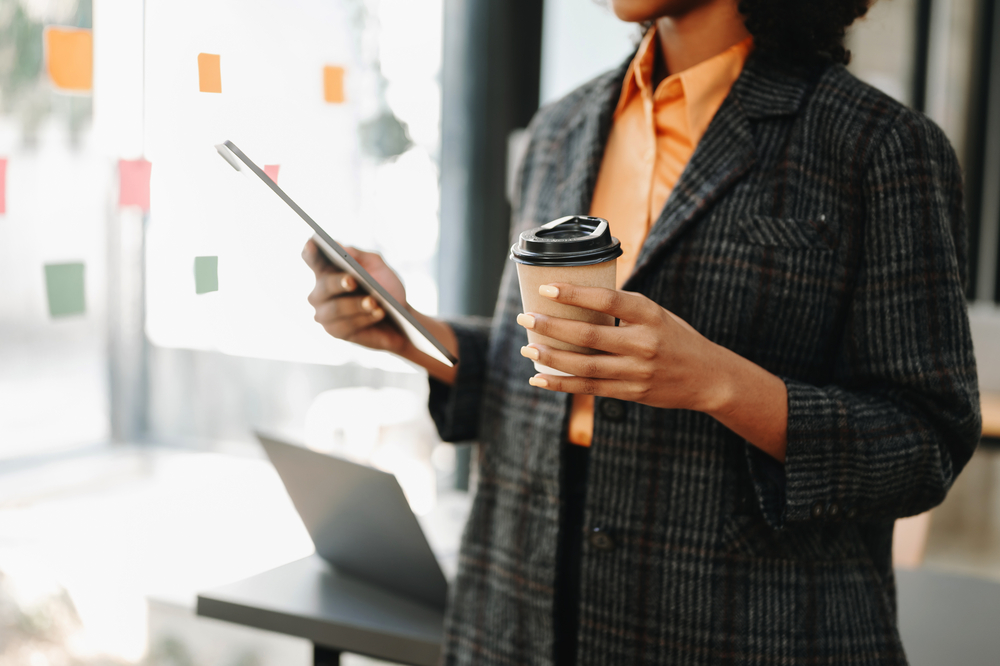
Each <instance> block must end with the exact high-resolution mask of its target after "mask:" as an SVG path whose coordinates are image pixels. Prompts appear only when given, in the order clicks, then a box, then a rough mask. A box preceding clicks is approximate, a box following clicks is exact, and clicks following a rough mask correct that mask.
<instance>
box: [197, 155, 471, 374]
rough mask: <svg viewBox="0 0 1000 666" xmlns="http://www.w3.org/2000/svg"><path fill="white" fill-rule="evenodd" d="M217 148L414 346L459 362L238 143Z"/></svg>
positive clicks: (448, 362)
mask: <svg viewBox="0 0 1000 666" xmlns="http://www.w3.org/2000/svg"><path fill="white" fill-rule="evenodd" d="M215 149H216V150H218V151H219V154H220V155H221V156H222V157H223V159H225V160H226V161H227V162H228V163H229V164H230V166H232V167H233V168H234V169H236V170H237V171H239V172H240V173H242V174H243V175H245V176H247V177H248V178H250V180H251V181H252V182H256V183H259V184H260V186H263V187H266V188H267V189H268V190H269V191H271V192H272V193H274V194H275V195H277V196H278V198H280V199H281V200H282V201H283V202H284V203H285V204H286V205H287V206H288V207H289V208H291V209H292V210H293V211H294V212H295V213H296V214H297V215H298V216H299V217H300V218H301V219H302V221H303V222H305V223H306V224H308V225H309V227H310V228H312V230H313V233H314V236H313V240H314V241H315V242H316V245H317V247H319V248H320V249H321V250H322V251H323V254H325V255H326V257H327V259H329V260H330V262H331V263H332V264H333V265H334V266H336V267H337V268H339V269H340V270H342V271H345V272H346V273H349V274H350V275H351V276H353V277H354V279H356V280H357V281H358V285H360V287H361V289H362V290H364V291H365V292H367V293H368V294H370V295H371V296H372V298H374V299H375V300H376V301H378V303H379V305H381V306H382V308H383V309H384V310H385V311H386V313H388V315H389V317H390V318H391V319H392V320H393V322H394V323H395V324H396V325H397V326H398V327H399V329H400V330H401V331H402V332H403V333H404V334H405V335H406V337H407V338H409V340H410V342H412V343H413V346H414V347H416V348H417V349H419V350H420V351H422V352H423V353H425V354H427V355H428V356H430V357H431V358H434V359H436V360H438V361H440V362H441V363H444V364H445V365H447V366H448V367H452V366H453V365H454V364H455V362H456V361H457V360H458V359H456V358H455V357H454V356H453V355H452V354H451V353H450V352H449V351H448V350H447V349H446V348H445V346H444V345H443V344H441V342H440V341H439V340H438V339H437V338H435V337H434V336H433V335H431V334H430V332H429V331H428V330H427V329H426V328H424V326H423V325H422V324H421V323H420V322H418V321H417V320H416V319H414V318H413V315H411V314H410V313H409V312H408V311H407V310H406V309H405V308H404V307H403V306H402V305H401V304H400V303H399V301H397V300H396V299H395V298H394V297H393V296H392V294H390V293H389V292H387V291H386V290H385V289H383V288H382V285H380V284H379V283H378V282H376V281H375V279H374V278H373V277H372V276H371V275H369V274H368V271H366V270H365V269H364V268H363V267H362V266H361V264H359V263H358V262H357V261H355V260H354V257H352V256H351V255H349V254H348V253H347V251H346V250H345V249H344V248H343V247H341V246H340V244H339V243H337V241H335V240H333V238H332V237H331V236H330V234H328V233H326V231H324V230H323V228H322V227H321V226H320V225H319V224H317V222H316V221H315V220H313V219H312V218H311V217H309V215H308V214H306V212H305V211H304V210H302V209H301V208H300V207H299V206H298V204H296V203H295V202H294V201H292V199H291V197H289V196H288V195H287V194H285V192H284V191H283V190H282V189H281V188H280V187H278V184H277V183H275V182H274V181H273V180H271V178H270V177H269V176H268V175H267V174H265V173H264V171H263V169H261V168H260V167H258V166H257V165H256V164H254V163H253V162H252V161H251V160H250V158H248V157H247V156H246V155H245V154H244V153H243V151H242V150H240V149H239V148H237V147H236V144H234V143H233V142H232V141H226V142H225V143H221V144H219V145H217V146H216V147H215Z"/></svg>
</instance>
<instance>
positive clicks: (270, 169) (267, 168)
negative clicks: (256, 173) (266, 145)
mask: <svg viewBox="0 0 1000 666" xmlns="http://www.w3.org/2000/svg"><path fill="white" fill-rule="evenodd" d="M280 168H281V165H280V164H265V165H264V173H265V174H267V177H268V178H270V179H271V180H273V181H274V182H276V183H277V182H278V169H280Z"/></svg>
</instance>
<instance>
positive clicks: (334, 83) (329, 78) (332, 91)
mask: <svg viewBox="0 0 1000 666" xmlns="http://www.w3.org/2000/svg"><path fill="white" fill-rule="evenodd" d="M323 99H325V100H326V101H327V102H330V103H331V104H341V103H343V101H344V68H343V67H336V66H334V65H327V66H325V67H324V68H323Z"/></svg>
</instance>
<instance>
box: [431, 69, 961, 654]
mask: <svg viewBox="0 0 1000 666" xmlns="http://www.w3.org/2000/svg"><path fill="white" fill-rule="evenodd" d="M624 71H625V70H624V67H623V68H620V69H618V70H617V71H614V72H611V73H609V74H606V75H604V76H601V77H599V78H597V79H595V80H594V81H592V82H590V83H588V84H586V85H584V86H583V87H581V88H580V89H578V90H577V91H575V92H573V93H571V94H570V95H568V96H567V97H565V98H564V99H562V100H560V101H558V102H556V103H554V104H552V105H550V106H547V107H545V108H543V109H542V110H540V111H539V112H538V114H537V115H536V117H535V119H534V120H533V122H532V124H531V128H530V143H529V148H528V150H527V155H526V157H525V159H524V163H523V165H522V166H521V169H520V171H519V177H518V185H517V194H516V200H515V202H514V206H513V208H514V214H513V217H514V225H513V226H514V228H513V234H514V235H515V236H516V234H517V233H519V232H520V231H522V230H524V229H526V228H529V227H535V226H538V225H541V224H543V223H545V222H548V221H550V220H553V219H555V218H558V217H562V216H564V215H571V214H580V213H584V214H585V213H586V212H587V211H588V210H589V208H590V199H591V193H592V192H593V189H594V184H595V182H596V180H597V173H598V169H599V167H600V164H601V157H602V152H603V148H604V144H605V142H606V140H607V137H608V133H609V129H610V126H611V122H612V114H613V110H614V105H615V101H616V100H617V97H618V94H619V90H620V87H621V82H622V80H623V77H624ZM496 251H497V252H498V253H500V252H502V253H506V252H507V248H505V247H498V248H496ZM966 252H967V248H966V222H965V216H964V213H963V205H962V182H961V173H960V170H959V166H958V163H957V162H956V159H955V156H954V153H953V151H952V149H951V147H950V145H949V143H948V140H947V139H946V138H945V136H944V134H942V132H941V131H940V130H939V129H938V128H937V127H936V126H935V125H934V124H933V123H931V122H930V121H928V120H927V119H926V118H925V117H924V116H922V115H920V114H918V113H915V112H913V111H910V110H908V109H907V108H905V107H903V106H901V105H900V104H898V103H896V102H895V101H893V100H892V99H890V98H889V97H887V96H886V95H884V94H882V93H880V92H878V91H877V90H875V89H873V88H871V87H869V86H867V85H865V84H863V83H861V82H860V81H858V80H857V79H855V78H854V77H853V76H852V75H851V74H849V73H848V72H847V71H846V70H845V69H844V68H843V67H840V66H830V67H828V68H826V69H825V70H824V71H821V72H818V73H816V74H815V75H814V76H812V77H807V78H798V77H794V76H791V75H786V74H783V73H781V72H779V71H777V70H776V69H774V68H771V67H769V66H768V65H767V64H766V63H765V62H763V61H762V60H760V59H759V58H757V57H755V56H751V58H750V59H749V60H748V62H747V64H746V67H745V69H744V71H743V73H742V74H741V76H740V77H739V79H738V80H737V81H736V83H735V85H734V86H733V88H732V91H731V92H730V94H729V96H728V98H727V99H726V101H725V102H724V103H723V105H722V107H721V108H720V109H719V111H718V113H717V114H716V116H715V118H714V119H713V120H712V123H711V125H710V126H709V128H708V131H707V132H706V133H705V135H704V138H702V140H701V143H700V144H699V145H698V147H697V150H696V151H695V153H694V155H693V156H692V158H691V161H690V163H689V164H688V166H687V168H686V170H685V171H684V173H683V175H682V176H681V178H680V181H679V182H678V183H677V185H676V187H675V188H674V190H673V193H672V194H671V196H670V198H669V200H668V201H667V203H666V205H665V207H664V209H663V212H662V213H661V215H660V217H659V219H658V220H657V222H656V224H655V226H654V227H653V228H652V230H651V231H650V233H649V236H648V238H647V239H646V242H645V245H644V246H643V248H642V251H641V253H640V256H639V258H638V261H637V263H636V267H635V270H634V272H633V273H632V276H631V277H630V278H629V280H628V282H627V283H626V284H625V286H624V289H625V290H628V291H635V292H639V293H642V294H645V295H646V296H648V297H649V298H651V299H652V300H654V301H656V302H657V303H659V304H660V305H662V306H663V307H665V308H667V309H669V310H671V311H672V312H674V313H676V314H677V315H679V316H680V317H682V318H683V319H685V320H686V321H688V322H689V323H690V324H691V325H692V326H693V327H694V328H695V329H697V330H698V331H700V332H701V333H702V334H704V335H705V336H706V337H708V338H709V339H711V340H713V341H715V342H716V343H719V344H721V345H724V346H726V347H728V348H730V349H732V350H733V351H735V352H737V353H738V354H740V355H741V356H744V357H746V358H748V359H750V360H752V361H754V362H755V363H757V364H759V365H761V366H763V367H764V368H766V369H768V370H769V371H771V372H773V373H774V374H776V375H778V376H779V377H781V378H782V379H783V380H784V381H785V383H786V385H787V387H788V453H787V460H786V462H785V464H784V465H783V466H781V465H778V464H776V463H773V461H771V460H770V459H769V458H767V457H766V456H765V455H763V454H761V453H760V452H759V451H758V450H757V449H755V448H754V447H752V446H750V445H749V444H748V443H747V442H745V441H744V440H742V439H741V438H740V437H738V436H737V435H735V434H734V433H733V432H731V431H729V430H727V429H726V428H725V427H723V426H722V425H721V424H719V423H718V422H717V421H715V420H714V419H712V418H710V417H709V416H707V415H705V414H702V413H698V412H692V411H685V410H667V409H654V408H652V407H646V406H643V405H639V404H635V403H623V402H619V401H615V400H607V399H601V398H598V399H597V403H596V409H595V414H596V416H595V423H594V435H593V445H592V448H591V466H590V476H589V480H588V489H587V498H586V513H585V525H586V530H587V532H588V534H590V533H592V530H594V528H599V529H600V530H601V533H602V534H607V535H609V536H610V537H611V540H610V543H609V542H607V541H602V540H600V539H592V540H590V539H589V538H585V539H584V546H583V553H582V573H581V582H580V586H581V588H580V634H579V652H578V663H580V664H594V665H598V664H601V665H610V664H672V665H695V664H760V665H765V664H825V665H835V664H855V665H860V664H905V663H906V657H905V655H904V653H903V647H902V645H901V644H900V638H899V633H898V631H897V628H896V607H895V587H894V578H893V571H892V567H891V544H892V528H893V521H894V520H895V519H896V518H899V517H902V516H909V515H913V514H916V513H919V512H922V511H925V510H927V509H929V508H931V507H933V506H935V505H936V504H938V503H939V502H941V500H942V499H943V498H944V496H945V493H946V492H947V491H948V488H949V487H950V486H951V484H952V482H953V481H954V479H955V476H956V475H957V474H958V472H959V471H960V470H961V469H962V467H963V466H964V465H965V463H966V462H967V461H968V460H969V458H970V456H971V455H972V453H973V450H974V449H975V447H976V444H977V442H978V440H979V434H980V415H979V407H978V405H979V396H978V387H977V380H976V366H975V360H974V358H973V353H972V342H971V339H970V335H969V325H968V320H967V314H966V303H965V298H964V295H963V283H964V281H965V280H966ZM520 311H521V299H520V296H519V292H518V286H517V276H516V273H515V271H514V269H513V266H512V265H508V267H507V271H506V272H505V274H504V277H503V283H502V287H501V291H500V295H499V301H498V303H497V309H496V314H495V315H494V317H493V318H492V320H471V321H457V322H455V323H454V326H455V331H456V333H457V335H458V340H459V346H460V358H461V363H460V364H459V367H458V378H457V381H456V383H455V385H454V386H453V387H451V388H448V387H445V386H443V385H441V384H437V383H435V382H432V386H431V400H430V403H431V404H430V407H431V413H432V415H433V417H434V418H435V421H436V423H437V425H438V428H439V431H440V434H441V436H442V438H444V439H445V440H448V441H464V440H475V441H478V442H479V443H480V448H479V450H480V467H479V485H478V490H477V493H476V498H475V502H474V505H473V509H472V514H471V517H470V518H469V523H468V525H467V527H466V529H465V534H464V538H463V539H464V540H463V546H462V551H461V559H460V566H459V573H458V578H457V581H456V582H455V584H454V586H453V588H452V591H451V601H450V610H449V612H448V619H447V626H446V636H445V657H444V661H445V663H448V664H482V665H483V666H486V665H493V664H497V665H499V664H505V665H506V664H551V663H552V661H553V581H554V577H555V564H556V542H557V532H558V524H559V502H560V493H559V478H560V476H559V466H560V455H559V452H560V442H561V441H562V440H563V438H564V436H565V431H566V425H567V416H568V411H569V400H568V396H567V395H564V394H559V393H553V392H547V391H544V390H541V389H536V388H533V387H531V386H529V385H528V378H529V377H530V376H531V375H532V374H533V373H534V370H533V368H532V366H531V362H530V361H529V360H527V359H525V358H523V357H521V355H520V353H519V348H520V347H521V345H523V344H525V343H526V338H525V333H524V331H523V329H521V327H519V326H518V325H517V324H516V323H515V316H516V315H517V313H519V312H520ZM747 389H748V390H753V387H747Z"/></svg>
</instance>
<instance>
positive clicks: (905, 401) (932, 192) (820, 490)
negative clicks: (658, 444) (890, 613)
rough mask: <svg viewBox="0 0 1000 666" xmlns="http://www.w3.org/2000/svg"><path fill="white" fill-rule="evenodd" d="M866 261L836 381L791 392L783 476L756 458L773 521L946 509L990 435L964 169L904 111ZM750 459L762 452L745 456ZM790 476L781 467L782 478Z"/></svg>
mask: <svg viewBox="0 0 1000 666" xmlns="http://www.w3.org/2000/svg"><path fill="white" fill-rule="evenodd" d="M863 196H864V199H865V211H866V212H865V219H864V224H863V225H858V227H857V231H856V232H852V233H853V234H854V240H856V241H860V243H861V248H860V253H861V254H860V263H859V264H858V266H859V268H858V271H857V274H856V276H855V278H856V282H855V285H854V292H853V296H852V299H851V302H850V305H849V307H848V311H847V318H846V322H845V326H844V334H843V337H842V340H841V343H840V345H839V348H837V350H836V352H835V358H834V359H833V361H834V374H833V381H832V382H831V383H830V384H828V385H826V386H812V385H809V384H806V383H803V382H801V381H797V380H795V379H792V378H788V377H783V378H782V379H783V380H784V382H785V384H786V386H787V387H788V448H787V453H786V459H785V463H784V465H783V466H781V465H778V464H777V463H774V462H773V460H772V459H768V460H770V461H771V462H768V460H764V459H763V458H767V456H766V455H764V454H762V453H760V452H759V451H757V450H756V449H755V448H754V449H753V450H752V451H751V450H748V452H747V455H748V458H749V463H750V470H751V477H752V479H753V482H754V486H755V490H756V494H757V499H758V501H759V504H760V508H761V510H762V511H763V513H764V516H765V518H766V520H767V521H768V522H769V523H770V524H771V525H772V526H773V527H776V528H780V527H782V526H783V525H784V524H786V523H794V522H798V521H807V520H841V519H845V518H846V519H849V520H886V519H890V520H891V519H895V518H900V517H903V516H910V515H914V514H917V513H920V512H923V511H926V510H927V509H929V508H931V507H933V506H935V505H937V504H939V503H940V502H941V501H942V500H943V499H944V496H945V493H946V492H947V491H948V489H949V488H950V487H951V484H952V482H953V481H954V480H955V477H956V476H957V475H958V473H959V472H960V471H961V469H962V467H963V466H964V465H965V464H966V462H968V460H969V458H970V457H971V456H972V453H973V451H974V450H975V448H976V445H977V444H978V442H979V438H980V435H981V432H982V423H981V417H980V412H979V389H978V383H977V378H976V363H975V359H974V357H973V350H972V339H971V336H970V333H969V321H968V313H967V306H966V300H965V293H964V288H963V287H964V283H965V280H966V277H967V276H966V254H967V245H966V233H967V231H966V222H965V215H964V212H963V204H962V182H961V172H960V169H959V166H958V163H957V160H956V159H955V155H954V152H953V151H952V149H951V146H950V144H949V143H948V140H947V139H946V138H945V137H944V135H943V133H942V132H941V131H940V130H939V129H938V128H937V127H936V126H934V125H933V124H932V123H930V122H928V121H927V120H925V119H923V118H922V117H919V116H916V115H915V114H909V113H907V114H905V115H904V116H903V117H902V118H900V119H897V121H896V122H895V123H894V124H893V125H892V126H891V128H890V129H888V130H887V131H886V133H885V135H884V136H883V139H882V140H881V141H880V143H879V144H878V146H877V147H876V148H875V150H874V153H873V155H872V156H871V160H870V163H869V166H868V168H867V171H866V173H865V174H864V179H863ZM749 448H753V447H749ZM782 467H783V469H782Z"/></svg>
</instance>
